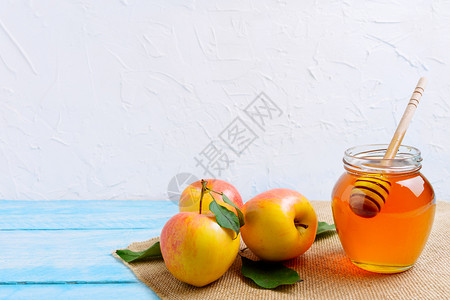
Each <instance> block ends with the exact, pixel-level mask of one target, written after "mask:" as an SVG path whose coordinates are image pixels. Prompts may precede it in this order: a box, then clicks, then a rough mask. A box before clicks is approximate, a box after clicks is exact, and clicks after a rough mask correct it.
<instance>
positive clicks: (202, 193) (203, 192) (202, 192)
mask: <svg viewBox="0 0 450 300" xmlns="http://www.w3.org/2000/svg"><path fill="white" fill-rule="evenodd" d="M201 183H202V191H201V192H200V201H199V203H200V207H199V209H198V214H199V215H201V214H202V201H203V195H204V194H205V191H206V190H207V189H208V188H207V187H206V184H207V183H208V181H206V180H204V179H202V181H201Z"/></svg>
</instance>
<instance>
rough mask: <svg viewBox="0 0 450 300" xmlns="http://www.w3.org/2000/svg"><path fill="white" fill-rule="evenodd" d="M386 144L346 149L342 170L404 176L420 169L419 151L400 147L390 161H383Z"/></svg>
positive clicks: (408, 147) (409, 147) (413, 148)
mask: <svg viewBox="0 0 450 300" xmlns="http://www.w3.org/2000/svg"><path fill="white" fill-rule="evenodd" d="M388 147H389V145H388V144H368V145H359V146H354V147H351V148H348V149H347V150H345V152H344V158H343V162H344V168H345V169H346V170H347V171H353V172H358V173H361V172H363V173H392V174H404V173H411V172H417V171H419V170H420V169H421V168H422V164H421V162H422V156H421V152H420V150H419V149H417V148H415V147H411V146H406V145H400V147H399V149H398V151H397V153H396V155H395V157H394V158H392V159H385V158H384V154H385V153H386V151H387V148H388Z"/></svg>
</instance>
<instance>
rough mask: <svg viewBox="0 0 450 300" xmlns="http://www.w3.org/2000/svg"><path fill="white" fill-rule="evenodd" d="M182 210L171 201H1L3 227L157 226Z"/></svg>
mask: <svg viewBox="0 0 450 300" xmlns="http://www.w3.org/2000/svg"><path fill="white" fill-rule="evenodd" d="M177 212H178V206H177V205H176V204H174V203H172V202H170V201H10V200H2V201H0V216H1V217H0V230H22V229H33V230H34V229H52V230H55V229H58V230H61V229H84V230H86V229H107V228H108V229H117V228H120V229H125V228H149V229H156V228H159V227H160V226H161V223H164V222H165V221H167V220H168V219H169V218H170V217H171V216H173V215H174V214H176V213H177Z"/></svg>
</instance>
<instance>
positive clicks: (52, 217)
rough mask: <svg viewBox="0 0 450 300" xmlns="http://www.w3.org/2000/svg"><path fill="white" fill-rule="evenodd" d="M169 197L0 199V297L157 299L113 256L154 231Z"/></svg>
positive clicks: (168, 212) (168, 209)
mask: <svg viewBox="0 0 450 300" xmlns="http://www.w3.org/2000/svg"><path fill="white" fill-rule="evenodd" d="M177 212H178V206H177V205H175V204H174V203H172V202H170V201H0V251H1V253H0V299H97V300H99V299H128V298H130V299H131V298H132V299H157V298H158V297H157V296H156V295H155V294H154V293H153V292H152V291H151V290H150V289H149V288H148V287H146V286H145V285H144V284H143V283H141V282H140V281H139V280H138V279H137V278H136V277H135V276H134V274H133V273H132V272H131V271H130V270H129V269H128V268H127V267H126V266H125V265H124V264H122V263H121V262H119V261H117V260H116V259H115V258H114V257H113V256H112V255H111V253H112V251H113V250H114V249H119V248H124V247H126V246H127V245H128V244H130V243H131V242H134V241H144V240H147V239H149V238H152V237H155V236H159V234H160V231H161V229H162V227H163V226H164V224H165V222H166V221H167V220H168V219H169V218H170V217H171V216H172V215H174V214H175V213H177Z"/></svg>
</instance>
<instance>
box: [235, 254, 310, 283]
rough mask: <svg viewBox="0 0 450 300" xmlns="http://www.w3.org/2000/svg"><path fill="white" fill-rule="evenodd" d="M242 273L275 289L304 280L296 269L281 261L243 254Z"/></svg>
mask: <svg viewBox="0 0 450 300" xmlns="http://www.w3.org/2000/svg"><path fill="white" fill-rule="evenodd" d="M241 259H242V268H241V273H242V275H243V276H244V277H247V278H250V279H251V280H253V281H254V282H255V283H256V284H257V285H259V286H260V287H263V288H266V289H274V288H276V287H277V286H280V285H283V284H294V283H296V282H300V281H302V280H301V279H300V276H299V275H298V273H297V272H296V271H295V270H292V269H290V268H288V267H286V266H284V265H283V264H282V263H280V262H267V261H262V260H260V261H254V260H251V259H248V258H246V257H243V256H241Z"/></svg>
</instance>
